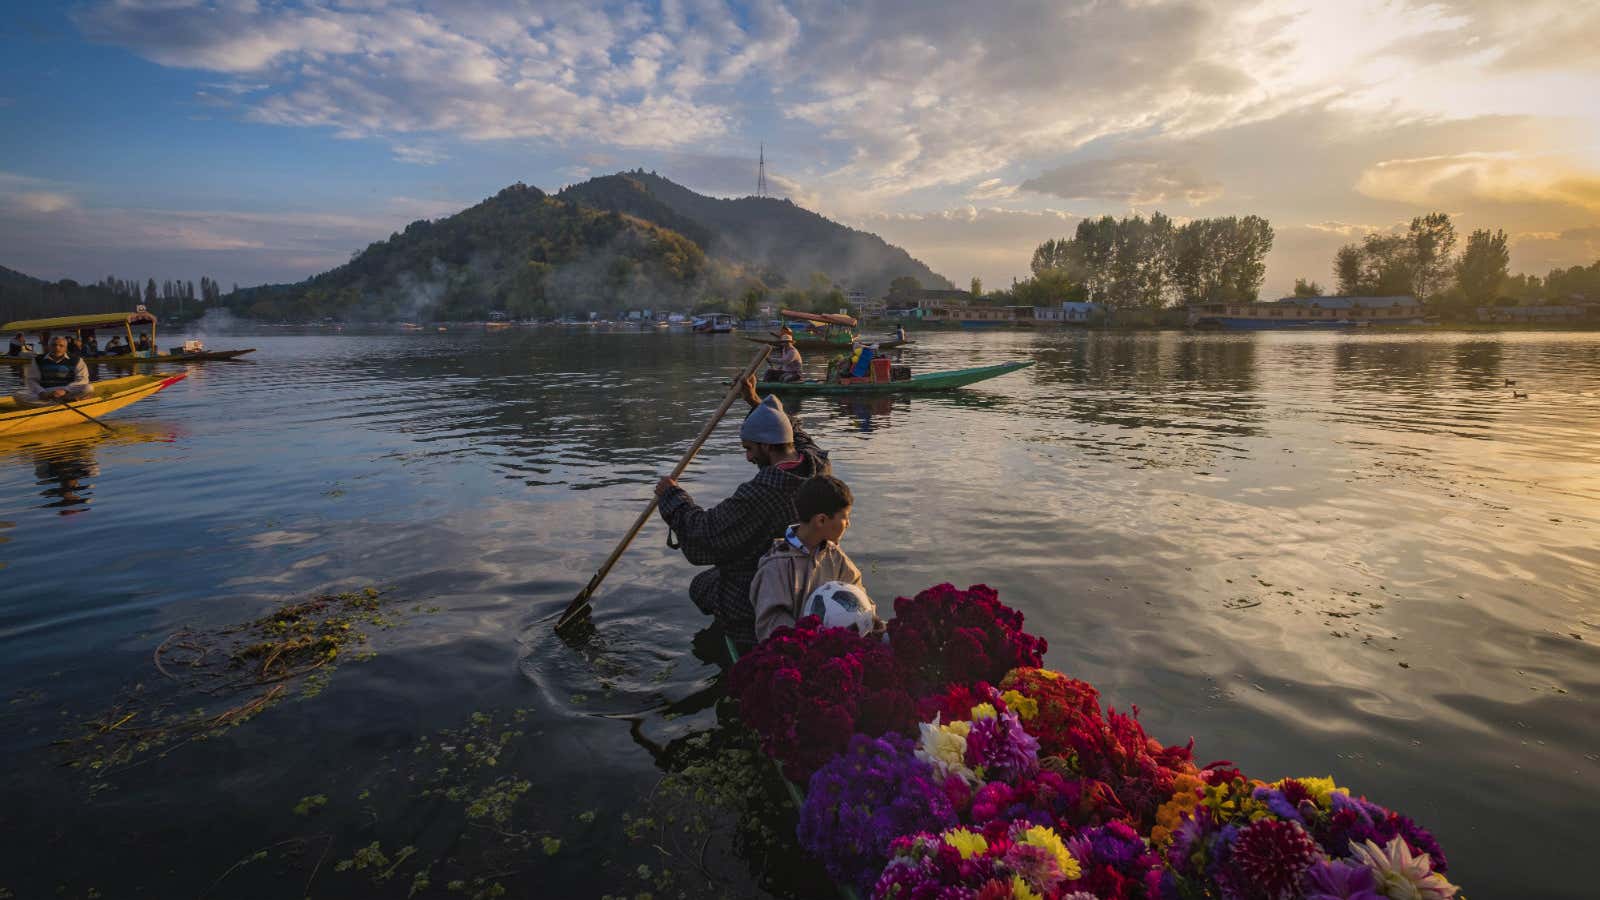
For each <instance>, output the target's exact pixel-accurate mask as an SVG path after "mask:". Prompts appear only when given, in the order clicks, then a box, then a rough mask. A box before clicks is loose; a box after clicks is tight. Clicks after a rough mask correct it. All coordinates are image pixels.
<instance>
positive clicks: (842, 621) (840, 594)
mask: <svg viewBox="0 0 1600 900" xmlns="http://www.w3.org/2000/svg"><path fill="white" fill-rule="evenodd" d="M877 611H878V607H877V606H875V605H873V602H872V598H871V597H868V596H867V592H866V591H864V590H862V589H861V587H860V586H858V585H854V584H846V583H845V582H843V581H830V582H828V583H827V584H824V585H822V586H821V587H819V588H817V589H816V590H814V591H812V592H811V596H810V597H808V598H806V608H805V612H804V613H803V615H805V616H816V617H817V618H819V619H821V620H822V627H823V628H854V629H855V630H856V631H858V632H860V633H861V634H868V633H870V632H871V631H872V624H873V620H874V619H875V618H876V613H877Z"/></svg>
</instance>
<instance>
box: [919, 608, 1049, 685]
mask: <svg viewBox="0 0 1600 900" xmlns="http://www.w3.org/2000/svg"><path fill="white" fill-rule="evenodd" d="M889 646H890V647H891V648H893V650H894V657H895V661H896V662H898V663H899V665H900V668H901V670H902V672H903V673H904V675H905V677H906V679H907V681H908V687H909V688H910V689H911V690H912V691H914V692H916V693H917V694H919V695H920V694H927V693H933V692H937V691H942V690H944V689H945V688H946V687H947V686H949V685H951V684H972V683H974V682H979V681H986V682H989V683H991V684H992V683H994V682H996V681H999V680H1000V678H1001V676H1003V675H1005V673H1006V672H1008V671H1010V670H1011V669H1014V668H1016V667H1018V666H1037V665H1039V664H1040V663H1041V662H1042V661H1043V658H1044V651H1045V647H1046V644H1045V640H1044V638H1040V637H1034V636H1033V635H1031V634H1028V633H1027V632H1026V631H1023V630H1022V613H1020V612H1017V611H1016V610H1014V609H1012V608H1011V607H1009V606H1006V605H1005V604H1003V603H1001V602H1000V595H999V594H998V593H996V592H995V591H994V589H993V588H990V587H988V586H987V585H981V584H979V585H973V586H972V587H970V588H968V589H967V590H964V591H959V590H956V588H955V586H954V585H951V584H941V585H937V586H935V587H931V588H928V589H927V590H925V591H923V592H922V593H920V594H918V595H916V596H915V597H897V598H895V601H894V618H893V619H892V620H890V622H889Z"/></svg>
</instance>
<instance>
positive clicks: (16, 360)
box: [0, 347, 256, 366]
mask: <svg viewBox="0 0 1600 900" xmlns="http://www.w3.org/2000/svg"><path fill="white" fill-rule="evenodd" d="M254 352H256V348H254V347H246V348H245V349H243V350H202V351H201V352H199V353H168V354H166V355H164V356H134V355H132V354H128V355H124V356H86V357H84V358H83V361H84V362H86V363H88V364H89V365H91V366H92V365H98V364H100V363H109V364H111V365H119V366H122V365H137V364H145V363H189V362H205V361H206V360H225V359H238V358H239V357H241V356H243V355H245V354H246V353H254ZM32 359H33V357H31V356H0V362H7V363H10V364H11V365H14V366H25V365H27V364H28V362H29V361H30V360H32Z"/></svg>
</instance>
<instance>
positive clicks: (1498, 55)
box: [1393, 0, 1600, 72]
mask: <svg viewBox="0 0 1600 900" xmlns="http://www.w3.org/2000/svg"><path fill="white" fill-rule="evenodd" d="M1407 5H1409V6H1410V7H1411V8H1412V9H1414V10H1416V11H1417V12H1418V13H1419V14H1427V15H1432V16H1434V17H1435V18H1436V19H1437V20H1438V21H1439V22H1440V23H1441V27H1440V28H1438V29H1437V30H1434V31H1431V32H1429V33H1426V34H1423V35H1418V36H1417V37H1416V38H1415V39H1412V40H1409V41H1403V42H1400V43H1398V44H1397V45H1396V47H1395V48H1393V49H1394V50H1395V51H1398V52H1402V53H1405V54H1408V55H1411V56H1413V57H1415V58H1419V59H1423V60H1430V61H1432V60H1441V59H1452V58H1460V57H1463V56H1467V57H1470V56H1478V57H1483V58H1485V59H1486V60H1487V63H1488V65H1489V66H1491V67H1493V68H1496V69H1500V70H1505V71H1513V72H1515V71H1528V70H1549V69H1573V68H1577V69H1600V54H1597V53H1596V52H1595V48H1596V47H1600V6H1596V5H1594V4H1593V3H1572V2H1570V0H1410V2H1409V3H1408V4H1407Z"/></svg>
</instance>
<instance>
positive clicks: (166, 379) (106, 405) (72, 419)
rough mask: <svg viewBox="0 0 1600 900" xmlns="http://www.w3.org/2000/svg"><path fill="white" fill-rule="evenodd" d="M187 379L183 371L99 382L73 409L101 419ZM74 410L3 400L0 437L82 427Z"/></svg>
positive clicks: (0, 408)
mask: <svg viewBox="0 0 1600 900" xmlns="http://www.w3.org/2000/svg"><path fill="white" fill-rule="evenodd" d="M187 377H188V373H184V372H180V373H179V374H177V375H129V376H127V377H126V378H111V379H108V380H106V381H96V382H94V384H93V385H92V386H91V387H92V393H90V395H89V396H87V397H85V398H83V399H82V400H74V401H72V403H71V404H70V405H71V407H72V409H77V410H82V411H83V412H84V413H87V414H88V415H91V416H94V417H95V418H97V419H98V418H100V417H101V416H104V415H105V414H107V413H110V412H115V411H117V410H119V409H121V408H123V407H124V406H127V405H128V404H130V403H137V402H139V401H140V400H143V399H144V398H146V397H148V396H150V395H151V394H154V393H156V392H157V391H161V390H165V389H166V388H168V387H170V386H172V385H174V384H177V383H178V382H180V381H182V380H183V379H185V378H187ZM72 409H67V408H65V406H64V405H62V404H55V405H51V406H24V405H23V404H21V403H18V402H17V401H16V400H15V399H14V398H12V397H6V398H4V399H0V436H4V437H11V436H12V435H17V434H25V433H27V432H30V431H43V430H45V429H47V428H56V427H58V426H61V425H78V424H82V423H83V416H80V415H78V414H77V413H75V412H73V411H72Z"/></svg>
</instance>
